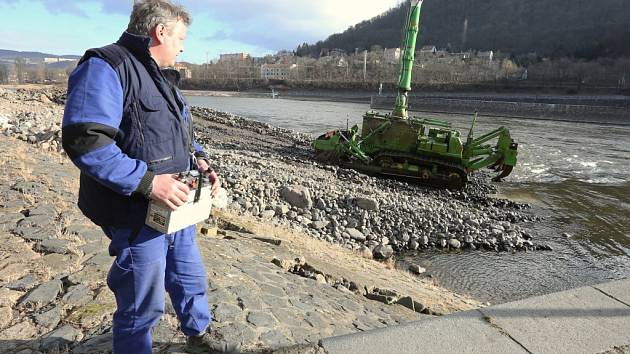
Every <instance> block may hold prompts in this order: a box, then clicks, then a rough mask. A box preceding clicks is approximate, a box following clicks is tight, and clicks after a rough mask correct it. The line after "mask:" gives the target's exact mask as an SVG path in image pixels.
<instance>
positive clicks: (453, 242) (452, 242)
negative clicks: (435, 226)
mask: <svg viewBox="0 0 630 354" xmlns="http://www.w3.org/2000/svg"><path fill="white" fill-rule="evenodd" d="M448 246H449V247H450V248H455V249H457V248H460V247H461V246H462V244H461V242H459V241H458V240H457V239H454V238H452V239H450V240H448Z"/></svg>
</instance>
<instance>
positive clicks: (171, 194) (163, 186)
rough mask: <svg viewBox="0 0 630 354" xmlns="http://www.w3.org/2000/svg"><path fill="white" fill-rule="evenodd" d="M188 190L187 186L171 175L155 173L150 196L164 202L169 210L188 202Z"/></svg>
mask: <svg viewBox="0 0 630 354" xmlns="http://www.w3.org/2000/svg"><path fill="white" fill-rule="evenodd" d="M189 192H190V189H188V186H187V185H185V184H184V183H182V182H180V181H178V180H176V179H175V178H173V175H170V174H165V175H157V176H155V177H153V189H152V190H151V196H150V197H151V199H153V200H156V201H160V202H162V203H164V204H166V205H167V206H168V207H169V208H171V210H176V209H177V208H178V207H180V206H182V205H184V204H186V202H188V193H189Z"/></svg>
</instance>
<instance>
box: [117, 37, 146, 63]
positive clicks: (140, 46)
mask: <svg viewBox="0 0 630 354" xmlns="http://www.w3.org/2000/svg"><path fill="white" fill-rule="evenodd" d="M116 44H118V45H121V46H123V47H125V48H127V49H128V50H129V51H130V52H131V53H132V54H133V55H134V56H135V57H136V58H138V59H142V60H147V59H149V58H151V52H149V45H150V44H151V37H149V36H141V35H137V34H132V33H129V32H127V31H125V32H123V34H122V35H121V36H120V39H118V42H116Z"/></svg>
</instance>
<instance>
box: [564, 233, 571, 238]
mask: <svg viewBox="0 0 630 354" xmlns="http://www.w3.org/2000/svg"><path fill="white" fill-rule="evenodd" d="M562 236H563V237H566V238H571V234H569V233H568V232H563V233H562Z"/></svg>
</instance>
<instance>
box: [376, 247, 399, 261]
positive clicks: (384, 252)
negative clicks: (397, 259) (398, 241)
mask: <svg viewBox="0 0 630 354" xmlns="http://www.w3.org/2000/svg"><path fill="white" fill-rule="evenodd" d="M372 254H373V256H374V258H375V259H389V258H391V257H392V256H393V255H394V249H393V248H392V246H390V245H378V246H376V247H374V251H372Z"/></svg>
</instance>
